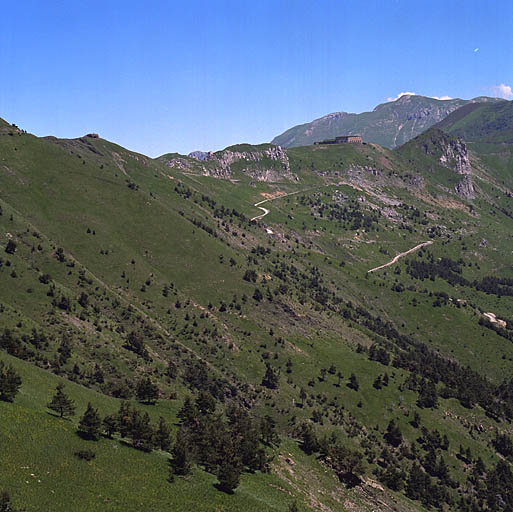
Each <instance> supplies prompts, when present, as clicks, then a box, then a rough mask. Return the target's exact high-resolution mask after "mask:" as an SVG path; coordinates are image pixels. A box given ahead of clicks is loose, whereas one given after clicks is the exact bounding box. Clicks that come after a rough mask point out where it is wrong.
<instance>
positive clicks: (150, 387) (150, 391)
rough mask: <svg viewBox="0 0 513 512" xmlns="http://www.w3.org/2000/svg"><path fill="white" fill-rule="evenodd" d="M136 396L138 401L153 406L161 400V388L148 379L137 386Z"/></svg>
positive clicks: (142, 380)
mask: <svg viewBox="0 0 513 512" xmlns="http://www.w3.org/2000/svg"><path fill="white" fill-rule="evenodd" d="M136 395H137V400H140V401H141V402H146V403H148V404H152V403H155V401H156V400H158V398H159V388H158V386H157V385H156V384H153V382H152V381H151V379H150V377H146V378H144V379H141V380H140V381H139V383H138V384H137V390H136Z"/></svg>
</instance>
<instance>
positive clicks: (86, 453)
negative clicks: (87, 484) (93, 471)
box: [75, 450, 96, 461]
mask: <svg viewBox="0 0 513 512" xmlns="http://www.w3.org/2000/svg"><path fill="white" fill-rule="evenodd" d="M75 457H78V458H79V459H83V460H87V461H90V460H93V459H94V458H95V457H96V453H94V452H93V450H79V451H78V452H75Z"/></svg>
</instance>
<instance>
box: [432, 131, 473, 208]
mask: <svg viewBox="0 0 513 512" xmlns="http://www.w3.org/2000/svg"><path fill="white" fill-rule="evenodd" d="M422 149H423V150H424V152H425V153H426V154H427V155H432V156H434V157H437V158H438V162H439V164H440V165H442V166H444V167H446V168H447V169H451V171H454V172H457V173H458V174H460V175H461V176H462V178H461V180H460V182H459V183H458V184H457V185H456V186H455V187H454V190H455V192H456V193H457V194H458V195H459V196H460V197H462V198H463V199H467V200H468V199H473V198H474V197H475V189H474V184H473V183H472V166H471V164H470V158H469V155H468V151H467V146H466V145H465V143H464V142H463V141H462V140H461V139H459V138H458V139H456V138H454V137H451V136H449V135H447V134H446V133H444V132H442V131H441V130H438V129H432V130H431V131H430V132H428V133H426V137H425V138H424V140H423V145H422Z"/></svg>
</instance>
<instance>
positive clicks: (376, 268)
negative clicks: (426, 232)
mask: <svg viewBox="0 0 513 512" xmlns="http://www.w3.org/2000/svg"><path fill="white" fill-rule="evenodd" d="M432 243H433V240H429V241H428V242H422V243H421V244H419V245H416V246H415V247H412V248H411V249H408V250H407V251H406V252H400V253H399V254H398V255H397V256H394V257H393V258H392V259H391V260H390V261H389V262H388V263H385V264H384V265H380V266H379V267H375V268H371V269H370V270H367V274H369V273H371V272H376V270H381V269H382V268H385V267H389V266H390V265H393V264H394V263H396V262H397V260H398V259H399V258H402V257H403V256H406V255H407V254H410V253H411V252H414V251H417V250H418V249H420V248H421V247H424V246H426V245H431V244H432Z"/></svg>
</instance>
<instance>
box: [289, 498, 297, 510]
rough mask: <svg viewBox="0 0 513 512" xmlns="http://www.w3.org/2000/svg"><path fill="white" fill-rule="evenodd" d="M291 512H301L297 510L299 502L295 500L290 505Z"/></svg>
mask: <svg viewBox="0 0 513 512" xmlns="http://www.w3.org/2000/svg"><path fill="white" fill-rule="evenodd" d="M289 512H299V509H298V508H297V501H296V500H294V501H293V502H292V503H291V504H290V505H289Z"/></svg>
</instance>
